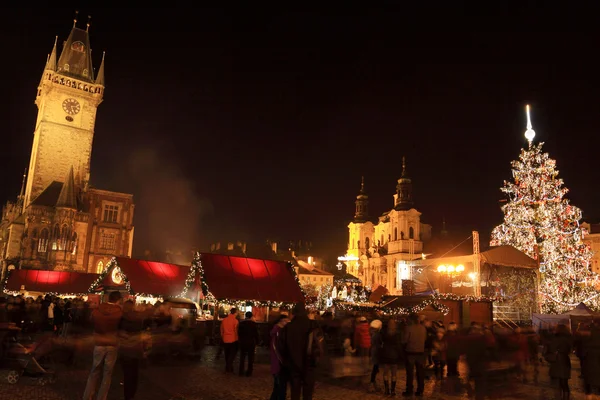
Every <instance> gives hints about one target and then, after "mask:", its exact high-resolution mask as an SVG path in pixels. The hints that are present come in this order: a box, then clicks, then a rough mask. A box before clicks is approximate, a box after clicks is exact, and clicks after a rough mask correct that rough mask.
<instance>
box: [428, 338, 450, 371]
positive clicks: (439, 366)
mask: <svg viewBox="0 0 600 400" xmlns="http://www.w3.org/2000/svg"><path fill="white" fill-rule="evenodd" d="M445 333H446V332H445V331H444V329H441V328H440V329H438V330H437V331H436V337H435V339H433V343H432V349H431V356H432V358H433V365H434V371H435V378H436V379H442V378H443V377H444V367H446V352H447V350H448V342H447V341H446V337H445Z"/></svg>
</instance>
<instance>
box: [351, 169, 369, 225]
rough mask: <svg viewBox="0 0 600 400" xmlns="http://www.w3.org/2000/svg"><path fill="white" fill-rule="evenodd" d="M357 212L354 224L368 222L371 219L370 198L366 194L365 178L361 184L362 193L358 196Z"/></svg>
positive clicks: (356, 202)
mask: <svg viewBox="0 0 600 400" xmlns="http://www.w3.org/2000/svg"><path fill="white" fill-rule="evenodd" d="M354 203H355V204H356V211H355V212H354V222H355V223H361V222H367V221H368V219H369V196H367V194H366V192H365V177H364V176H363V177H362V181H361V183H360V192H358V196H356V201H355V202H354Z"/></svg>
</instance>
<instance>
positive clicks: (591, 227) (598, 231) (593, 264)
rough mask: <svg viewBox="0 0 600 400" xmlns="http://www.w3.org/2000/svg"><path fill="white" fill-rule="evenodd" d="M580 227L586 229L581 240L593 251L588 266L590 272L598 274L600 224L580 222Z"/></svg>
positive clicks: (599, 272)
mask: <svg viewBox="0 0 600 400" xmlns="http://www.w3.org/2000/svg"><path fill="white" fill-rule="evenodd" d="M581 227H582V228H583V229H585V230H586V231H587V235H585V236H584V237H583V242H584V243H586V244H588V245H589V246H590V247H591V249H592V252H593V253H594V255H593V256H592V260H591V261H590V268H591V270H592V272H595V273H597V274H600V224H590V223H587V222H582V223H581Z"/></svg>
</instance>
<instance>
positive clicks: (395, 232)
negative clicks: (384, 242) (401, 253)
mask: <svg viewBox="0 0 600 400" xmlns="http://www.w3.org/2000/svg"><path fill="white" fill-rule="evenodd" d="M394 240H398V228H394Z"/></svg>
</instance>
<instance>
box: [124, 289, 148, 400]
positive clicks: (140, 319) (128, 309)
mask: <svg viewBox="0 0 600 400" xmlns="http://www.w3.org/2000/svg"><path fill="white" fill-rule="evenodd" d="M134 308H135V307H134V303H133V301H131V300H128V301H126V302H125V304H123V317H122V318H121V322H120V323H119V339H120V346H119V361H120V362H121V367H122V368H123V393H124V398H125V400H132V399H133V398H134V396H135V393H136V392H137V386H138V377H139V369H140V360H141V359H142V358H143V356H144V347H143V341H142V331H143V330H144V328H145V321H144V314H143V313H141V312H138V311H135V310H134Z"/></svg>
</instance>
